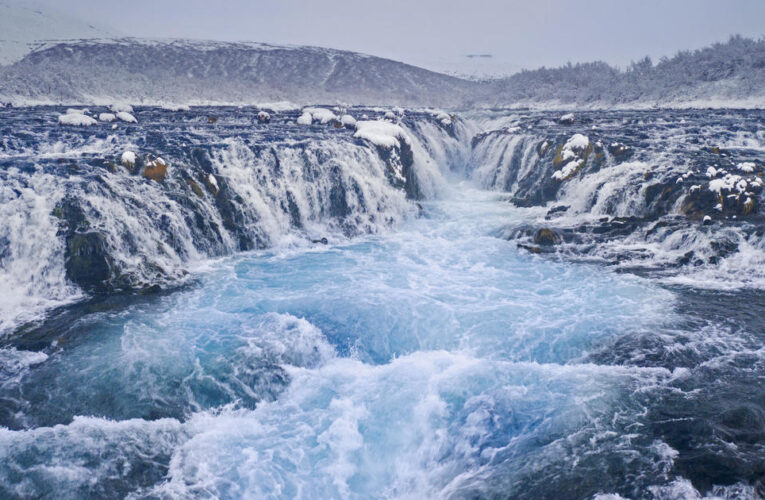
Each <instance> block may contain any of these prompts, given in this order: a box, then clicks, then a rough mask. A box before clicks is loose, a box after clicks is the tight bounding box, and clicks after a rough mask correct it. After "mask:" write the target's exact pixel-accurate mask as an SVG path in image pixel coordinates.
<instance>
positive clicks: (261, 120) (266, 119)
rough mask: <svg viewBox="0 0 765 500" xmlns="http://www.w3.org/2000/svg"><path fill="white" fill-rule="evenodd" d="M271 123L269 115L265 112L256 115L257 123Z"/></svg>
mask: <svg viewBox="0 0 765 500" xmlns="http://www.w3.org/2000/svg"><path fill="white" fill-rule="evenodd" d="M270 121H271V114H270V113H267V112H266V111H261V112H259V113H258V123H268V122H270Z"/></svg>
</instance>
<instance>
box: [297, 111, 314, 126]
mask: <svg viewBox="0 0 765 500" xmlns="http://www.w3.org/2000/svg"><path fill="white" fill-rule="evenodd" d="M311 123H313V117H312V116H311V113H306V112H303V114H302V115H300V116H299V117H298V119H297V124H298V125H310V124H311Z"/></svg>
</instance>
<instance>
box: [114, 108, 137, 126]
mask: <svg viewBox="0 0 765 500" xmlns="http://www.w3.org/2000/svg"><path fill="white" fill-rule="evenodd" d="M117 118H119V119H120V120H122V121H123V122H128V123H138V120H136V118H135V116H133V115H131V114H130V113H129V112H127V111H120V112H119V113H117Z"/></svg>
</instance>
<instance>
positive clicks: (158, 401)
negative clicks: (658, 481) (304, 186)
mask: <svg viewBox="0 0 765 500" xmlns="http://www.w3.org/2000/svg"><path fill="white" fill-rule="evenodd" d="M524 210H525V209H518V208H514V207H512V206H511V205H510V204H509V203H507V202H505V201H503V200H502V199H501V197H500V195H498V194H496V193H487V192H482V191H476V190H473V189H471V188H469V187H468V186H458V187H457V188H456V189H455V191H454V193H452V195H451V196H446V197H445V199H444V200H443V201H439V202H432V203H428V204H425V206H424V214H423V216H422V217H420V218H417V219H412V220H410V221H408V222H405V223H404V224H403V226H402V227H400V228H397V230H395V231H392V232H391V233H389V234H383V235H376V236H371V237H366V238H362V239H355V240H351V241H345V242H335V244H330V245H327V246H323V245H316V246H309V247H300V248H289V249H282V250H276V251H270V252H265V253H251V254H245V255H241V256H238V257H235V258H231V259H228V260H223V261H218V262H214V263H211V264H210V265H209V267H208V268H207V269H205V270H203V271H200V272H199V273H198V275H197V276H196V280H195V283H194V284H193V285H191V286H189V287H188V288H186V289H184V290H181V291H178V292H176V293H172V294H168V295H165V296H162V297H159V298H156V299H155V300H146V301H141V302H136V303H134V304H131V305H129V306H126V307H122V308H118V309H109V310H105V311H102V312H91V313H89V314H86V315H83V316H81V317H80V318H79V319H77V321H76V322H75V323H74V324H72V325H69V326H68V327H67V328H65V329H63V330H62V331H61V332H60V336H57V339H56V340H55V342H54V344H53V345H52V346H51V347H50V348H49V349H47V350H46V351H45V355H39V354H37V355H33V354H31V353H27V352H23V351H14V350H6V351H4V356H6V357H7V358H8V359H13V362H12V363H7V366H8V368H7V371H8V372H9V373H8V374H6V380H14V381H15V382H14V383H13V384H5V385H3V386H2V396H3V401H4V402H5V404H6V405H8V408H11V410H9V411H7V412H5V413H4V415H3V418H4V419H5V421H6V423H5V424H4V425H6V426H7V427H8V428H7V429H0V464H2V465H0V482H1V483H3V484H4V485H5V486H4V488H6V491H7V492H11V493H14V494H32V495H35V494H45V493H51V492H55V493H56V494H57V495H64V496H70V497H78V496H99V495H119V496H124V495H127V494H132V495H134V496H135V497H138V498H140V497H146V496H159V497H223V498H266V497H273V498H280V497H285V498H293V497H301V498H338V497H340V498H342V497H346V498H368V497H398V498H426V497H449V496H451V497H469V496H492V495H499V494H512V493H513V492H516V493H517V492H520V491H524V488H526V487H528V486H529V485H530V484H540V483H545V482H550V481H558V487H559V488H561V489H560V490H559V491H561V492H563V491H566V490H565V488H566V487H567V486H566V484H567V483H566V481H569V480H570V481H575V480H576V477H577V474H579V472H580V469H581V471H582V473H585V472H586V471H588V470H591V468H600V470H604V471H609V470H610V471H612V472H615V473H618V474H621V473H622V472H620V471H627V472H628V473H635V474H648V475H651V474H657V475H660V474H661V473H662V471H664V470H666V468H667V467H669V466H670V465H671V461H672V458H673V452H672V449H671V448H669V447H668V446H667V445H666V444H663V443H662V442H660V441H656V440H654V439H652V438H647V437H645V436H643V435H642V434H641V425H642V424H641V415H643V414H644V413H645V401H644V399H645V398H644V397H643V395H644V394H645V393H647V392H650V391H652V390H655V388H656V387H661V386H662V384H664V383H665V382H666V381H667V380H668V379H670V378H671V377H673V374H672V373H671V372H669V371H668V370H666V369H661V368H638V367H627V366H616V365H608V364H595V363H593V362H591V361H589V359H590V358H589V357H588V355H589V353H591V352H592V351H593V350H596V349H599V348H600V347H602V346H603V345H605V344H607V343H608V342H609V341H611V340H613V339H614V338H615V337H621V336H624V335H629V334H632V333H634V334H635V335H636V336H639V335H646V333H647V332H652V331H654V330H656V329H658V328H660V327H661V325H662V324H663V323H666V321H667V318H670V317H671V316H672V315H673V314H674V312H673V301H674V296H673V294H672V293H670V292H669V291H667V290H664V289H661V288H658V287H656V286H655V285H652V284H651V283H649V282H646V281H644V280H641V279H640V278H637V277H634V276H621V275H615V274H611V273H608V272H606V271H603V270H601V269H599V268H597V267H590V266H584V265H571V264H566V263H558V262H554V261H551V260H549V259H547V260H544V259H541V258H539V257H537V256H533V255H530V254H527V253H525V252H523V251H521V250H519V249H517V248H516V247H515V246H514V244H512V243H511V242H508V241H505V240H503V239H501V238H498V237H497V236H496V235H497V234H499V230H500V229H501V228H503V227H505V226H507V225H512V224H516V223H520V222H522V221H523V220H524V218H527V217H528V212H524ZM57 335H58V334H57ZM25 429H26V430H25ZM598 464H600V465H598ZM630 471H631V472H630ZM615 479H618V478H615ZM591 480H592V481H596V480H598V478H597V477H594V478H591ZM572 484H573V483H572Z"/></svg>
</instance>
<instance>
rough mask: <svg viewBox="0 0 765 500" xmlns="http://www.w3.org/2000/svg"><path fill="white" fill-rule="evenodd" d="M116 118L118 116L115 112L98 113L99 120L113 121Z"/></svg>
mask: <svg viewBox="0 0 765 500" xmlns="http://www.w3.org/2000/svg"><path fill="white" fill-rule="evenodd" d="M116 119H117V117H116V116H115V115H114V113H101V114H100V115H98V121H101V122H113V121H114V120H116Z"/></svg>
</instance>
